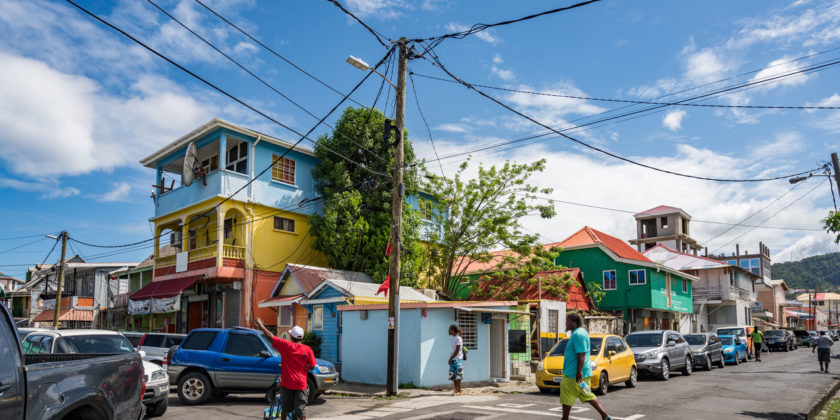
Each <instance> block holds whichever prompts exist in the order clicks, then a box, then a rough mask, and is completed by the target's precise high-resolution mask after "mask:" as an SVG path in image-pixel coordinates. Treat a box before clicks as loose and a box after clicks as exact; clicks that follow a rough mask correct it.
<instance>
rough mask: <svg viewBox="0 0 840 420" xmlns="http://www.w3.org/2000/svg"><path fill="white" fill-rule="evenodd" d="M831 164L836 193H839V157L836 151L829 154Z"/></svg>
mask: <svg viewBox="0 0 840 420" xmlns="http://www.w3.org/2000/svg"><path fill="white" fill-rule="evenodd" d="M831 164H832V165H834V182H835V183H837V193H838V194H840V159H838V158H837V153H836V152H835V153H832V154H831Z"/></svg>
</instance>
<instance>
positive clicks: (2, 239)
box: [0, 233, 47, 241]
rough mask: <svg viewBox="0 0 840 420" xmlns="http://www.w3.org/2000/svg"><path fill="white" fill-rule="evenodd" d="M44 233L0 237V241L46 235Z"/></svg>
mask: <svg viewBox="0 0 840 420" xmlns="http://www.w3.org/2000/svg"><path fill="white" fill-rule="evenodd" d="M46 235H47V234H46V233H38V234H34V235H24V236H16V237H14V238H0V241H15V240H18V239H29V238H37V237H40V236H46Z"/></svg>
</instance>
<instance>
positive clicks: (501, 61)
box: [493, 54, 505, 64]
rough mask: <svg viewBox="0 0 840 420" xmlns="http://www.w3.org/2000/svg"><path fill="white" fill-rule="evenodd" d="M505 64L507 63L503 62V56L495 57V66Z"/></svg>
mask: <svg viewBox="0 0 840 420" xmlns="http://www.w3.org/2000/svg"><path fill="white" fill-rule="evenodd" d="M504 62H505V61H504V60H502V55H501V54H496V55H494V56H493V64H502V63H504Z"/></svg>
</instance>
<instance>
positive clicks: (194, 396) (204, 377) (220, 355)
mask: <svg viewBox="0 0 840 420" xmlns="http://www.w3.org/2000/svg"><path fill="white" fill-rule="evenodd" d="M316 361H317V363H318V365H317V366H315V367H314V368H313V369H312V370H311V371H310V372H309V375H308V376H309V378H308V381H307V383H308V385H309V400H310V402H312V400H314V399H315V398H316V397H317V396H318V395H321V394H323V393H324V391H326V390H327V389H328V388H330V387H333V386H335V385H336V384H337V383H338V372H336V370H335V366H334V365H333V364H332V363H330V362H327V361H326V360H321V359H316ZM167 363H168V368H167V373H168V374H169V382H170V384H172V385H177V386H178V398H180V400H181V402H183V403H184V404H187V405H197V404H204V403H206V402H207V401H209V400H210V399H211V398H213V397H217V398H221V397H224V396H225V395H227V394H228V393H230V392H263V391H265V390H266V389H268V387H269V386H271V385H272V384H273V383H274V378H275V377H276V376H277V375H279V374H280V368H281V365H282V362H281V360H280V354H279V353H278V352H277V350H275V349H274V347H272V346H271V345H270V343H269V342H267V340H266V339H265V337H264V336H263V335H262V334H260V332H259V331H256V330H252V329H249V328H241V327H236V328H226V329H222V328H201V329H196V330H193V331H191V332H190V333H189V335H187V337H186V338H185V339H184V341H183V342H182V343H181V345H179V346H178V347H173V348H172V349H170V351H169V354H168V356H167Z"/></svg>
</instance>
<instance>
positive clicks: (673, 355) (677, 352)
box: [665, 333, 685, 367]
mask: <svg viewBox="0 0 840 420" xmlns="http://www.w3.org/2000/svg"><path fill="white" fill-rule="evenodd" d="M665 337H666V338H665V346H666V347H665V348H667V349H668V359H670V361H671V367H680V366H682V365H684V364H685V356H683V355H682V349H680V346H679V345H676V343H677V335H676V334H675V333H665ZM672 341H673V342H674V344H675V345H674V346H672V347H667V346H668V343H670V342H672Z"/></svg>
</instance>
